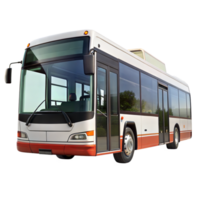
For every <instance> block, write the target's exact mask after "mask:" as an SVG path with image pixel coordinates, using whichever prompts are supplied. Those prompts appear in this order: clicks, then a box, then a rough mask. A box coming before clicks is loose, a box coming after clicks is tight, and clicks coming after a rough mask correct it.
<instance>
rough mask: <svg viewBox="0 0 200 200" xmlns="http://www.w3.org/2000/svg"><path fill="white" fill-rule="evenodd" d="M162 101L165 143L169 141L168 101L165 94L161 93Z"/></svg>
mask: <svg viewBox="0 0 200 200" xmlns="http://www.w3.org/2000/svg"><path fill="white" fill-rule="evenodd" d="M163 101H164V116H165V117H164V118H165V122H164V123H165V142H168V141H169V118H168V103H167V102H168V101H167V92H166V91H163Z"/></svg>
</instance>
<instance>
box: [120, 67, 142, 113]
mask: <svg viewBox="0 0 200 200" xmlns="http://www.w3.org/2000/svg"><path fill="white" fill-rule="evenodd" d="M119 67H120V109H121V110H122V111H132V112H140V87H139V71H137V70H135V69H132V68H130V67H128V66H126V65H124V64H121V63H120V64H119Z"/></svg>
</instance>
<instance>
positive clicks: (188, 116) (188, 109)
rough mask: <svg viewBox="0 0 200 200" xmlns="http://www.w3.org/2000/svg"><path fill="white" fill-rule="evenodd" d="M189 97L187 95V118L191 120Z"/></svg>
mask: <svg viewBox="0 0 200 200" xmlns="http://www.w3.org/2000/svg"><path fill="white" fill-rule="evenodd" d="M190 105H191V104H190V95H189V94H187V118H191V107H190Z"/></svg>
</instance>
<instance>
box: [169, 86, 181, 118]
mask: <svg viewBox="0 0 200 200" xmlns="http://www.w3.org/2000/svg"><path fill="white" fill-rule="evenodd" d="M168 90H169V115H171V116H177V117H179V105H178V89H176V88H174V87H171V86H169V87H168Z"/></svg>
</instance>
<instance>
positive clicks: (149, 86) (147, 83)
mask: <svg viewBox="0 0 200 200" xmlns="http://www.w3.org/2000/svg"><path fill="white" fill-rule="evenodd" d="M141 89H142V91H141V92H142V112H143V113H151V114H156V113H158V112H157V110H158V109H157V108H158V97H157V80H156V79H154V78H152V77H150V76H147V75H146V74H143V73H141Z"/></svg>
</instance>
